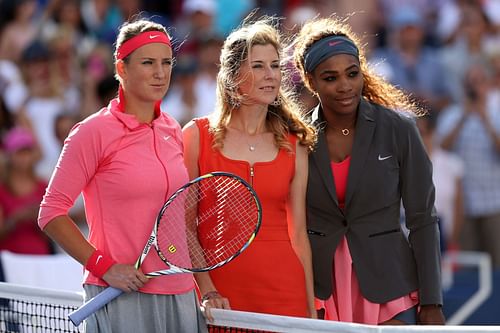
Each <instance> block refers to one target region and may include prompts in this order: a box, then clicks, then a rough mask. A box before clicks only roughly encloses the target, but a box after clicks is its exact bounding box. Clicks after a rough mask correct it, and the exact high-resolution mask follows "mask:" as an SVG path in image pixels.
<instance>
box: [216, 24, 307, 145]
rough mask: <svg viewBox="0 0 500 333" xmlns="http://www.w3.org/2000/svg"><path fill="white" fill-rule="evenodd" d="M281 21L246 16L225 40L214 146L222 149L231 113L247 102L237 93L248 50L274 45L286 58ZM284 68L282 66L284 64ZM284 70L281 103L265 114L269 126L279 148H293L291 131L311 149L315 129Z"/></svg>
mask: <svg viewBox="0 0 500 333" xmlns="http://www.w3.org/2000/svg"><path fill="white" fill-rule="evenodd" d="M277 26H278V20H277V19H276V18H273V17H262V18H260V19H258V20H255V21H251V16H250V17H247V18H246V19H245V20H244V22H243V24H242V26H241V27H240V28H238V29H237V30H234V31H233V32H232V33H231V34H230V35H229V36H228V37H227V38H226V40H225V41H224V45H223V47H222V51H221V55H220V64H221V65H220V70H219V73H218V75H217V103H216V110H215V112H214V114H213V117H212V121H211V122H212V125H211V131H212V132H213V134H214V147H215V148H219V149H221V148H222V146H223V140H224V138H225V135H226V132H227V125H228V124H229V121H230V119H231V112H233V110H234V109H237V108H238V105H239V104H241V102H242V101H244V96H241V95H240V94H239V92H238V86H239V85H240V83H241V82H239V72H240V68H241V65H242V63H244V62H245V61H248V57H249V50H251V49H252V47H253V46H254V45H272V46H273V47H274V48H275V49H276V50H277V52H278V54H279V55H280V59H283V50H282V46H281V35H280V33H279V31H278V27H277ZM282 68H283V66H282ZM286 74H287V73H283V78H282V82H281V84H280V88H279V91H278V98H277V100H278V101H279V105H269V106H268V112H267V116H266V125H267V128H268V129H269V130H270V131H271V132H272V133H274V139H275V142H276V145H277V147H279V148H285V149H288V150H290V151H291V150H292V147H290V144H289V142H288V140H287V135H288V133H293V134H295V135H297V137H298V140H299V142H300V143H301V144H302V145H304V146H306V147H307V148H308V149H309V150H312V147H313V146H314V143H315V140H316V132H315V130H314V129H313V127H311V126H310V125H308V124H307V123H306V121H305V120H304V118H303V114H302V112H301V109H300V106H299V104H298V103H297V100H296V96H295V95H294V94H293V93H292V89H291V87H287V86H285V84H286V83H287V82H291V80H287V79H286Z"/></svg>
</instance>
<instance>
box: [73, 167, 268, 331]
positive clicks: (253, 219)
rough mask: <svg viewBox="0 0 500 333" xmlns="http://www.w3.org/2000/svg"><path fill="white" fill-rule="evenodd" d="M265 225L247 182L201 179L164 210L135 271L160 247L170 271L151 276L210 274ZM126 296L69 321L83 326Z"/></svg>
mask: <svg viewBox="0 0 500 333" xmlns="http://www.w3.org/2000/svg"><path fill="white" fill-rule="evenodd" d="M261 220H262V208H261V205H260V202H259V199H258V197H257V194H256V193H255V191H254V190H253V189H252V187H251V186H250V185H249V184H248V183H247V182H246V181H245V180H243V179H241V178H240V177H238V176H236V175H233V174H230V173H226V172H212V173H209V174H206V175H203V176H200V177H198V178H196V179H194V180H192V181H190V182H189V183H187V184H186V185H184V186H182V187H181V188H180V189H178V190H177V191H176V192H175V193H174V194H173V195H172V196H171V197H170V198H169V199H168V200H167V201H166V202H165V204H164V205H163V206H162V208H161V209H160V212H159V213H158V216H157V218H156V221H155V224H154V227H153V231H152V232H151V236H150V237H149V239H148V240H147V242H146V245H145V247H144V250H143V251H142V253H141V255H140V256H139V258H138V259H137V262H136V264H135V266H136V268H139V267H140V266H141V264H142V263H143V261H144V259H145V258H146V256H147V255H148V253H149V250H150V249H151V247H154V248H155V249H156V252H157V253H158V256H159V257H160V258H161V260H162V261H163V262H164V263H165V264H166V265H167V267H166V268H165V269H163V270H159V271H155V272H150V273H147V274H146V275H147V276H148V277H156V276H161V275H170V274H179V273H196V272H206V271H210V270H212V269H215V268H217V267H220V266H222V265H225V264H227V263H228V262H230V261H231V260H233V259H234V258H236V257H237V256H238V255H239V254H240V253H241V252H243V251H244V250H245V249H246V248H247V247H248V245H250V243H251V242H252V241H253V239H254V238H255V236H256V234H257V232H258V230H259V227H260V223H261ZM122 293H123V291H122V290H121V289H117V288H113V287H108V288H106V289H105V290H104V291H102V292H101V293H100V294H98V295H96V296H95V297H94V298H92V299H90V300H88V301H87V302H86V303H85V304H83V305H82V306H81V307H80V308H78V309H77V310H75V311H73V312H72V313H70V314H69V319H70V320H71V321H72V322H73V324H75V325H76V326H78V325H79V324H80V323H81V322H82V321H83V320H85V319H86V318H87V317H89V316H90V315H92V314H93V313H94V312H96V311H97V310H99V309H100V308H101V307H103V306H104V305H106V304H107V303H108V302H110V301H111V300H113V299H114V298H116V297H118V296H119V295H120V294H122Z"/></svg>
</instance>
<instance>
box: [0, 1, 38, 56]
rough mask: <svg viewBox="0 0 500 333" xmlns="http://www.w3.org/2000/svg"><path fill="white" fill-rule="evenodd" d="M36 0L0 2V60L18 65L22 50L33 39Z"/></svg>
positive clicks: (34, 34) (35, 29) (35, 28)
mask: <svg viewBox="0 0 500 333" xmlns="http://www.w3.org/2000/svg"><path fill="white" fill-rule="evenodd" d="M36 9H37V2H36V0H2V1H0V31H1V34H0V59H7V60H10V61H12V62H13V63H16V64H17V63H18V62H19V60H20V57H21V53H22V52H23V50H24V49H25V48H26V47H27V46H28V45H29V44H30V43H31V42H32V41H33V40H34V39H35V36H36V33H37V27H36V24H35V23H34V21H33V18H34V15H35V13H36Z"/></svg>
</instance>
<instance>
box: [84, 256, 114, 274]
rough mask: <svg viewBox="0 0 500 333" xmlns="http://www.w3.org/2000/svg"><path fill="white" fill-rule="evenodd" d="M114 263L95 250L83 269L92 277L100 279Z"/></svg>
mask: <svg viewBox="0 0 500 333" xmlns="http://www.w3.org/2000/svg"><path fill="white" fill-rule="evenodd" d="M115 263H116V262H115V261H114V260H113V259H111V258H110V257H108V256H107V255H105V254H104V253H103V252H102V251H100V250H95V251H94V253H92V255H91V256H90V258H89V260H87V264H85V269H86V270H88V271H89V272H90V273H92V274H93V275H94V276H97V277H98V278H100V279H102V277H103V275H104V274H105V273H106V272H107V271H108V269H109V268H110V267H111V266H113V265H114V264H115Z"/></svg>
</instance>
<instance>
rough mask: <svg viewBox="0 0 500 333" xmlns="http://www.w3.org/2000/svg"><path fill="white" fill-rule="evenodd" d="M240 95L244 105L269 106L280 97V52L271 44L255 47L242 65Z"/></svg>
mask: <svg viewBox="0 0 500 333" xmlns="http://www.w3.org/2000/svg"><path fill="white" fill-rule="evenodd" d="M238 79H239V82H240V84H239V86H238V90H239V93H240V94H241V95H242V96H244V98H243V102H242V104H261V105H269V104H271V103H272V102H274V100H275V99H276V97H277V96H278V91H279V87H280V84H281V67H280V59H279V55H278V52H277V51H276V49H275V48H274V46H272V45H271V44H266V45H254V46H253V47H252V49H251V50H250V54H249V57H248V59H247V60H246V61H245V62H243V63H242V64H241V68H240V72H239V76H238Z"/></svg>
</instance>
